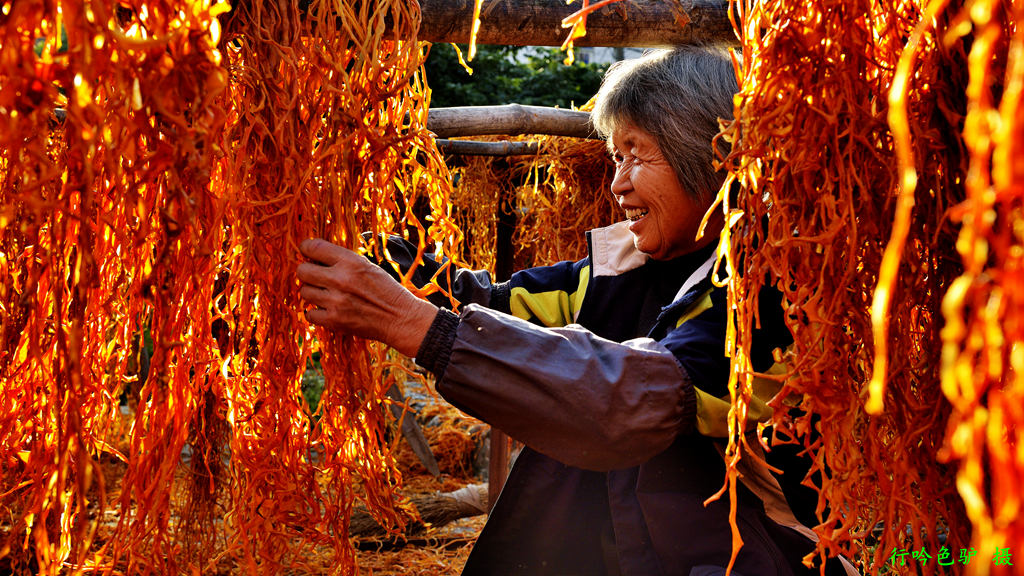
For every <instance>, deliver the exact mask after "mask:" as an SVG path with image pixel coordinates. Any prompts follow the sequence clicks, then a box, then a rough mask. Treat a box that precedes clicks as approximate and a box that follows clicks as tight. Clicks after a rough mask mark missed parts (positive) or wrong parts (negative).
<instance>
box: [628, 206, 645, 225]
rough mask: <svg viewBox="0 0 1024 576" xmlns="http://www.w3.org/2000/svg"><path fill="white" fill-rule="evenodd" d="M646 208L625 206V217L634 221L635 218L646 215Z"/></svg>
mask: <svg viewBox="0 0 1024 576" xmlns="http://www.w3.org/2000/svg"><path fill="white" fill-rule="evenodd" d="M647 212H648V211H647V210H645V209H643V208H626V218H628V219H629V221H630V222H636V221H637V220H639V219H641V218H643V217H644V216H647Z"/></svg>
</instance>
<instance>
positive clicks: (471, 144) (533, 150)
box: [435, 139, 540, 156]
mask: <svg viewBox="0 0 1024 576" xmlns="http://www.w3.org/2000/svg"><path fill="white" fill-rule="evenodd" d="M435 143H436V144H437V148H438V150H440V151H441V152H444V153H445V154H453V155H455V154H458V155H462V156H530V155H535V154H537V150H539V149H540V147H539V146H538V145H537V143H536V142H510V141H508V140H503V141H501V142H479V141H475V140H444V139H437V140H435Z"/></svg>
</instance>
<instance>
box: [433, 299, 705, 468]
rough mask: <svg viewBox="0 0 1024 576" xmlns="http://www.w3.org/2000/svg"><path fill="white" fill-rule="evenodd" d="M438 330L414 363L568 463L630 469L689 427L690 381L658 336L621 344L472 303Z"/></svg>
mask: <svg viewBox="0 0 1024 576" xmlns="http://www.w3.org/2000/svg"><path fill="white" fill-rule="evenodd" d="M431 333H432V334H431V335H428V338H427V339H425V340H424V344H423V346H422V347H421V348H420V351H419V354H418V355H417V362H418V363H420V365H422V366H424V367H425V368H428V369H430V370H432V371H433V372H434V373H435V374H437V375H438V377H439V378H438V384H437V389H438V391H439V392H440V393H441V395H442V396H444V397H445V399H446V400H448V401H449V402H451V403H452V404H454V405H455V406H456V407H458V408H459V409H461V410H463V411H464V412H467V413H469V414H472V415H474V416H476V417H478V418H480V419H482V420H484V421H486V422H488V423H490V424H492V425H494V426H497V427H498V428H500V429H501V430H503V431H505V432H506V433H508V434H509V435H510V436H512V437H513V438H516V439H517V440H520V441H522V442H525V443H526V444H527V445H529V446H530V447H531V448H533V449H535V450H537V451H539V452H542V453H544V454H547V455H548V456H551V457H552V458H555V459H556V460H559V461H561V462H563V463H565V464H569V465H572V466H576V467H579V468H585V469H590V470H614V469H619V468H628V467H630V466H635V465H637V464H640V463H642V462H644V461H646V460H648V459H650V458H651V457H653V456H654V455H656V454H658V453H659V452H661V451H663V450H665V449H666V448H668V446H669V445H670V444H671V443H672V441H673V440H674V439H675V437H676V436H677V435H678V434H679V433H684V432H686V431H687V430H688V429H689V428H692V423H693V421H694V410H695V396H694V391H693V386H692V385H691V383H690V380H689V377H688V376H687V374H686V372H685V371H684V370H683V369H682V368H681V366H680V364H679V363H678V362H677V361H676V360H675V358H674V357H673V355H672V353H671V352H669V351H668V350H667V349H666V348H665V347H664V346H662V345H660V344H658V343H657V342H656V341H654V340H652V339H649V338H639V339H635V340H629V341H626V342H623V343H616V342H613V341H611V340H605V339H603V338H600V337H598V336H596V335H595V334H593V333H592V332H590V331H588V330H585V329H583V328H581V327H579V326H577V325H571V326H566V327H560V328H544V327H539V326H536V325H534V324H531V323H529V322H526V321H524V320H521V319H519V318H516V317H513V316H510V315H507V314H501V313H498V312H495V311H493V310H488V309H485V308H481V307H479V306H473V305H470V306H466V307H465V308H464V309H463V311H462V314H461V316H458V317H457V316H455V315H454V314H452V313H450V312H447V311H442V312H441V313H439V314H438V317H437V318H436V319H435V321H434V326H432V327H431ZM442 334H443V335H444V336H441V335H442ZM438 342H445V344H440V345H438Z"/></svg>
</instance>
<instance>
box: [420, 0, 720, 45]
mask: <svg viewBox="0 0 1024 576" xmlns="http://www.w3.org/2000/svg"><path fill="white" fill-rule="evenodd" d="M420 6H421V7H422V23H421V25H420V40H426V41H428V42H454V43H458V44H466V43H468V42H469V34H470V29H471V26H472V23H473V0H420ZM581 7H582V3H581V2H573V3H572V4H567V3H566V2H565V0H484V3H483V10H482V12H481V14H480V30H479V31H478V32H477V36H476V41H477V43H478V44H505V45H510V46H561V45H562V42H564V41H565V39H566V37H567V36H568V33H569V31H568V29H567V28H562V20H563V19H564V18H565V17H567V16H569V15H571V14H573V13H574V12H577V11H578V10H580V8H581ZM694 43H725V44H734V45H735V44H738V43H739V42H738V40H737V38H736V33H735V32H734V31H733V28H732V23H731V22H730V21H729V2H728V0H674V1H671V0H670V1H657V0H624V1H622V2H616V3H614V4H611V5H609V6H606V7H604V8H600V9H598V10H596V11H594V12H593V13H591V14H590V15H588V17H587V34H586V36H584V37H583V38H581V39H579V40H577V41H576V42H575V45H576V46H623V47H625V46H630V47H654V46H671V45H679V44H694Z"/></svg>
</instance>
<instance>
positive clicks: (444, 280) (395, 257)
mask: <svg viewBox="0 0 1024 576" xmlns="http://www.w3.org/2000/svg"><path fill="white" fill-rule="evenodd" d="M369 238H370V235H369V234H368V233H366V234H363V240H364V242H366V241H367V240H368V239H369ZM383 245H384V247H385V250H386V251H387V257H386V258H383V259H377V258H372V257H371V260H374V261H375V262H376V263H377V265H378V266H380V267H381V268H383V269H384V270H385V271H386V272H387V273H388V274H390V275H391V276H392V277H393V278H395V279H396V280H399V279H400V278H399V275H400V274H406V273H407V272H408V271H409V268H411V267H412V263H413V262H414V261H415V260H416V252H417V249H416V245H415V244H413V243H412V242H409V241H408V240H406V239H404V238H401V237H399V236H394V235H392V236H388V237H387V239H386V241H385V242H384V243H383ZM446 263H447V260H446V259H441V260H438V259H436V258H435V256H434V254H431V253H425V254H424V255H423V262H422V263H421V264H420V265H419V266H417V267H416V270H415V271H414V272H413V274H412V277H411V280H412V283H413V285H415V286H416V287H417V288H422V287H424V286H426V285H427V284H430V283H431V282H433V283H435V284H437V285H438V286H439V287H440V288H441V289H442V290H444V291H448V292H450V293H451V294H452V297H454V298H455V300H456V301H457V302H459V303H460V304H471V303H472V304H480V305H482V306H490V305H491V304H492V300H496V301H499V302H500V301H507V299H508V298H507V296H505V297H503V296H502V294H503V293H507V291H508V288H507V287H505V286H503V285H501V284H495V283H493V282H492V281H491V275H490V273H488V272H487V271H486V270H468V269H465V268H454V267H451V266H448V267H445V266H444V265H445V264H446ZM495 294H498V296H495ZM427 300H429V301H430V302H431V303H432V304H434V305H435V306H439V307H442V308H451V306H452V304H451V301H450V300H449V299H448V297H447V296H446V295H445V294H444V293H443V292H435V293H433V294H431V295H429V296H427Z"/></svg>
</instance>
